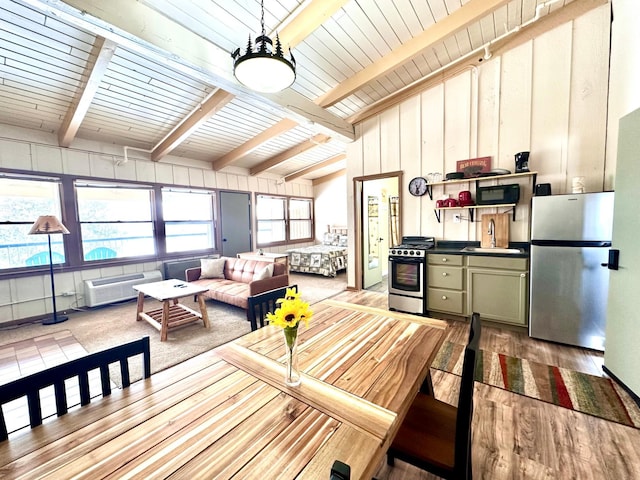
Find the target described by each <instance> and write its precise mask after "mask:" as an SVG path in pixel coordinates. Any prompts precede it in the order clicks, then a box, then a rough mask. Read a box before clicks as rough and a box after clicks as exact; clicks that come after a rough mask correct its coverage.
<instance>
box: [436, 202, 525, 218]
mask: <svg viewBox="0 0 640 480" xmlns="http://www.w3.org/2000/svg"><path fill="white" fill-rule="evenodd" d="M481 208H511V210H512V211H513V217H512V218H513V221H514V222H515V221H516V204H515V203H501V204H499V205H468V206H466V207H442V208H434V209H433V213H435V215H436V219H437V220H438V223H440V216H441V212H442V210H469V218H470V219H471V221H472V222H473V216H474V212H475V211H476V210H478V209H481Z"/></svg>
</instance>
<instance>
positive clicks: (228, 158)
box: [212, 118, 298, 170]
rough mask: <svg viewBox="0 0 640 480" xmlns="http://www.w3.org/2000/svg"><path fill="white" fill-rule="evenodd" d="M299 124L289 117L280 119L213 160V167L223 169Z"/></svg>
mask: <svg viewBox="0 0 640 480" xmlns="http://www.w3.org/2000/svg"><path fill="white" fill-rule="evenodd" d="M297 126H298V123H297V122H294V121H293V120H291V119H289V118H284V119H282V120H280V121H279V122H278V123H276V124H275V125H273V126H272V127H270V128H267V129H266V130H265V131H263V132H261V133H259V134H258V135H256V136H255V137H253V138H252V139H251V140H247V141H246V142H244V143H243V144H242V145H240V146H238V147H236V148H234V149H233V150H231V151H230V152H228V153H227V154H226V155H223V156H222V157H220V158H218V159H217V160H214V161H213V162H212V166H213V169H214V170H221V169H223V168H224V167H226V166H227V165H230V164H231V163H233V162H235V161H236V160H238V159H239V158H242V157H245V156H247V155H249V154H250V153H251V152H253V151H254V150H255V149H257V148H259V147H261V146H262V145H264V144H265V143H267V142H268V141H270V140H272V139H273V138H275V137H277V136H278V135H281V134H283V133H284V132H288V131H289V130H291V129H292V128H295V127H297Z"/></svg>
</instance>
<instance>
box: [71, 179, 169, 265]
mask: <svg viewBox="0 0 640 480" xmlns="http://www.w3.org/2000/svg"><path fill="white" fill-rule="evenodd" d="M84 188H87V189H89V188H91V189H110V190H113V189H116V190H118V189H123V190H134V191H145V192H147V193H148V198H149V220H126V221H122V220H119V219H118V220H95V221H94V220H91V221H83V220H81V219H80V210H81V207H80V198H79V197H80V196H79V194H78V192H79V191H81V190H82V189H84ZM73 193H74V194H73V201H74V207H75V210H76V215H75V219H76V228H75V231H76V233H77V235H76V239H77V241H78V244H77V245H78V249H77V250H78V257H79V258H78V260H79V262H80V263H81V264H83V265H96V264H102V263H105V262H108V261H125V260H132V259H145V258H148V257H154V258H155V257H158V256H159V254H160V252H159V250H158V231H157V228H156V226H157V221H156V218H157V214H156V210H157V200H156V199H157V197H156V194H155V191H154V188H153V186H152V185H149V184H145V183H123V182H119V181H108V180H104V181H103V180H86V179H75V180H74V181H73ZM91 224H114V225H121V224H149V225H150V226H151V240H152V242H153V245H154V249H155V252H153V253H152V254H145V255H128V256H120V257H114V258H108V259H98V260H87V259H85V258H84V248H83V246H84V243H85V240H84V239H83V236H82V228H83V225H91ZM89 251H91V250H89Z"/></svg>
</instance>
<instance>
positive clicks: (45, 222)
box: [29, 215, 69, 235]
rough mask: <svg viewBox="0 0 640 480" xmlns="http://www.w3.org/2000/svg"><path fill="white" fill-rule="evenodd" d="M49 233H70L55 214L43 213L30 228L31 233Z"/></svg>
mask: <svg viewBox="0 0 640 480" xmlns="http://www.w3.org/2000/svg"><path fill="white" fill-rule="evenodd" d="M49 233H64V234H67V233H69V230H67V227H65V226H64V225H63V224H62V222H61V221H60V220H58V217H56V216H55V215H41V216H39V217H38V219H37V220H36V222H35V223H34V224H33V226H32V227H31V230H29V235H46V234H49Z"/></svg>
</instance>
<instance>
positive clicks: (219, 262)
mask: <svg viewBox="0 0 640 480" xmlns="http://www.w3.org/2000/svg"><path fill="white" fill-rule="evenodd" d="M225 262H226V259H224V258H201V259H200V278H224V264H225Z"/></svg>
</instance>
